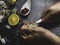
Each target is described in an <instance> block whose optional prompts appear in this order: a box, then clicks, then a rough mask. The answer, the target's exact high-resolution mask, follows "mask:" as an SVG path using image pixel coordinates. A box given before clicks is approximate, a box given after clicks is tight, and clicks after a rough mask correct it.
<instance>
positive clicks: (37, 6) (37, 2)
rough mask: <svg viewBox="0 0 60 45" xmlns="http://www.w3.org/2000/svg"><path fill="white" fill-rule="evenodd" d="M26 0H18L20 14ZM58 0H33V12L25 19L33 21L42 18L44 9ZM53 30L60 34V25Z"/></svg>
mask: <svg viewBox="0 0 60 45" xmlns="http://www.w3.org/2000/svg"><path fill="white" fill-rule="evenodd" d="M25 1H26V0H17V8H18V14H19V10H20V8H21V6H22V5H23V4H24V3H25ZM57 1H59V0H32V8H31V12H30V14H29V16H28V17H27V18H24V20H29V21H31V22H35V21H37V20H38V19H40V17H41V15H42V13H43V11H44V10H45V9H47V8H48V7H49V6H51V5H53V4H54V3H56V2H57ZM51 31H52V32H53V33H55V34H56V35H58V36H60V27H56V28H54V29H52V30H51Z"/></svg>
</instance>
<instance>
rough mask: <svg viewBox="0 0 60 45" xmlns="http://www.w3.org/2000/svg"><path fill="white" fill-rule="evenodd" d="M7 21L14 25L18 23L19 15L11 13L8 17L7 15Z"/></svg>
mask: <svg viewBox="0 0 60 45" xmlns="http://www.w3.org/2000/svg"><path fill="white" fill-rule="evenodd" d="M8 23H9V24H10V25H11V26H15V25H17V24H18V23H19V16H18V15H17V14H11V15H10V16H9V17H8Z"/></svg>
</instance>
